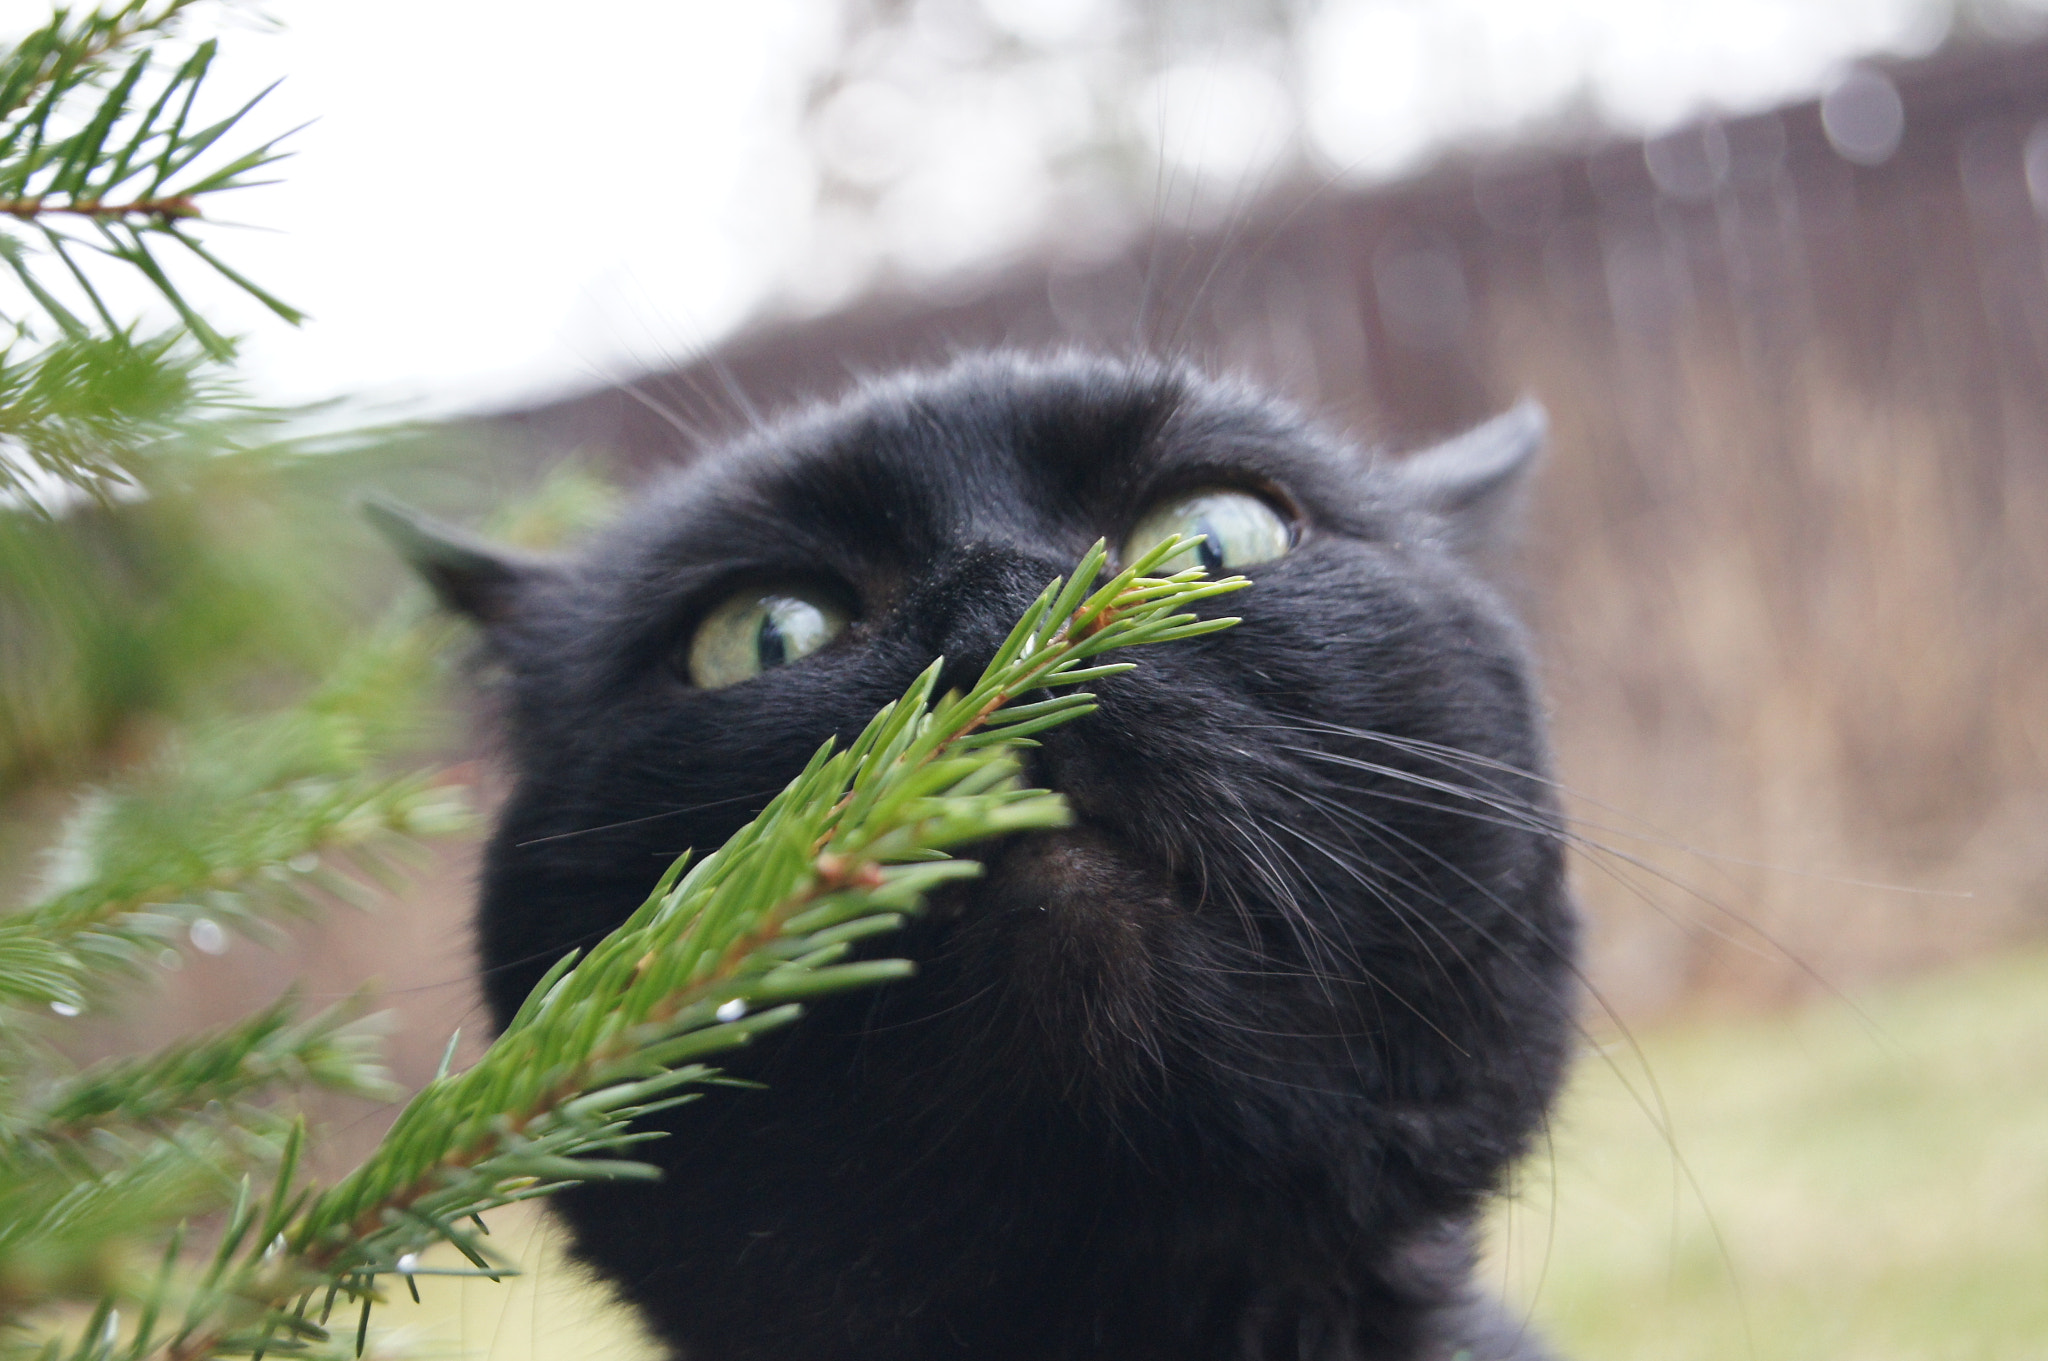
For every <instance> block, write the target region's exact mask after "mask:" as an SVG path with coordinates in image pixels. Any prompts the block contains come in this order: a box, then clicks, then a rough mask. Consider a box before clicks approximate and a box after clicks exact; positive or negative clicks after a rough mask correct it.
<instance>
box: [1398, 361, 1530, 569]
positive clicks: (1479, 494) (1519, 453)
mask: <svg viewBox="0 0 2048 1361" xmlns="http://www.w3.org/2000/svg"><path fill="white" fill-rule="evenodd" d="M1549 433H1550V417H1549V415H1548V414H1546V413H1545V412H1544V410H1543V405H1542V403H1540V402H1538V401H1536V400H1535V399H1534V398H1533V397H1524V398H1523V399H1522V400H1521V401H1519V402H1517V403H1515V404H1514V405H1513V406H1511V407H1509V408H1508V409H1507V410H1506V411H1504V412H1502V413H1501V414H1500V415H1498V416H1495V417H1494V418H1493V419H1492V420H1490V421H1487V422H1486V423H1485V424H1483V425H1478V426H1475V427H1473V428H1472V429H1470V430H1467V431H1466V432H1465V433H1464V434H1462V435H1455V436H1453V437H1452V438H1450V439H1447V440H1445V441H1444V442H1443V443H1441V444H1438V445H1434V446H1432V447H1430V448H1428V449H1424V450H1422V451H1421V452H1420V453H1415V454H1410V455H1409V456H1408V457H1406V458H1404V459H1401V460H1400V461H1398V462H1396V463H1394V464H1393V465H1392V467H1391V471H1392V473H1393V477H1394V480H1395V483H1396V484H1397V485H1398V486H1399V488H1400V491H1401V494H1402V497H1403V499H1404V500H1406V501H1407V502H1408V503H1409V504H1410V505H1413V506H1415V507H1417V508H1418V509H1421V510H1426V511H1429V512H1431V513H1432V514H1435V515H1439V516H1442V517H1443V519H1444V521H1445V522H1446V523H1447V524H1448V525H1449V526H1450V531H1451V538H1452V543H1453V546H1454V547H1456V548H1458V549H1459V550H1461V551H1463V552H1467V553H1484V552H1487V551H1489V550H1491V549H1494V548H1497V547H1499V546H1500V543H1501V540H1502V539H1503V538H1504V537H1509V535H1508V530H1509V527H1510V526H1509V521H1511V520H1512V518H1513V516H1514V512H1515V510H1516V508H1517V507H1518V505H1519V503H1520V500H1521V491H1522V487H1523V484H1524V483H1525V482H1526V481H1527V479H1528V473H1529V470H1530V469H1531V468H1533V467H1534V466H1535V464H1536V456H1537V455H1538V454H1540V453H1541V452H1542V451H1543V441H1544V438H1545V436H1547V435H1548V434H1549Z"/></svg>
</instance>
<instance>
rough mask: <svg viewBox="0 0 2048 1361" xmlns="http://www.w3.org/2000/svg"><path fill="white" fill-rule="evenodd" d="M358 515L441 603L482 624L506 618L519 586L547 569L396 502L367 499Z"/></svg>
mask: <svg viewBox="0 0 2048 1361" xmlns="http://www.w3.org/2000/svg"><path fill="white" fill-rule="evenodd" d="M363 514H364V516H365V517H366V518H368V520H369V521H370V523H371V524H372V525H374V526H375V527H376V529H377V532H378V533H380V534H382V535H383V536H384V537H385V538H386V539H387V540H389V541H390V543H391V546H392V547H394V548H396V549H397V550H398V553H399V556H400V557H402V558H404V559H405V560H406V562H407V563H408V564H410V565H411V567H412V569H413V570H414V571H415V572H418V573H419V574H420V577H421V579H422V580H424V581H425V582H426V583H427V585H428V586H429V587H430V588H432V590H433V592H434V595H435V598H436V599H438V600H439V601H440V602H441V604H442V605H444V606H445V607H447V608H448V609H451V610H454V611H455V612H456V613H458V614H466V615H468V616H469V617H470V618H471V619H474V620H475V621H476V622H478V623H479V624H483V625H485V626H486V627H489V626H490V625H493V624H500V623H503V622H504V621H505V620H506V619H508V618H510V617H511V614H512V611H513V609H514V607H515V606H516V604H517V602H518V599H519V596H520V594H521V592H522V591H523V590H524V588H525V587H526V586H527V585H528V584H529V583H530V582H532V581H534V580H535V579H536V578H538V577H540V576H543V575H545V574H546V573H547V571H548V566H547V564H546V563H544V562H542V561H541V560H540V559H537V558H533V557H530V556H528V555H526V554H523V553H520V552H517V551H515V550H513V549H509V548H503V547H500V546H499V545H497V544H492V543H487V542H485V541H484V540H482V539H479V538H477V537H475V536H474V535H471V534H466V533H464V532H463V531H462V530H459V529H456V528H455V527H454V526H452V525H445V524H442V523H441V522H440V521H438V520H436V519H434V518H433V517H431V516H428V515H422V514H421V513H420V512H418V511H416V510H413V509H411V508H410V507H408V506H401V505H399V504H398V503H397V502H396V501H387V500H385V499H383V498H382V497H375V496H373V497H369V498H367V499H365V500H364V502H363Z"/></svg>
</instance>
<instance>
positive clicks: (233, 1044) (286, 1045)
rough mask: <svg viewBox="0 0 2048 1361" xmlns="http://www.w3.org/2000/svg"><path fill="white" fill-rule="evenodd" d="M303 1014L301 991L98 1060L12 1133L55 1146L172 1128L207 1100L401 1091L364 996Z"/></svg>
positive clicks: (245, 1105) (229, 1106)
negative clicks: (226, 1021) (308, 1091)
mask: <svg viewBox="0 0 2048 1361" xmlns="http://www.w3.org/2000/svg"><path fill="white" fill-rule="evenodd" d="M298 1011H299V999H298V996H297V994H296V992H287V993H286V994H285V996H283V997H281V998H279V999H278V1000H277V1001H276V1002H274V1003H272V1004H271V1005H270V1006H268V1007H265V1008H264V1009H263V1010H261V1011H259V1012H257V1013H256V1014H255V1015H253V1016H249V1017H245V1018H244V1019H243V1020H241V1021H238V1022H236V1023H235V1024H233V1025H230V1026H226V1027H223V1028H221V1029H218V1030H214V1031H212V1032H209V1033H207V1034H204V1035H199V1036H195V1037H193V1038H191V1039H186V1040H180V1041H178V1042H177V1043H175V1044H172V1045H169V1046H167V1047H166V1048H164V1049H161V1050H158V1051H157V1052H156V1053H154V1054H148V1055H142V1056H139V1057H130V1058H117V1059H109V1060H106V1061H105V1062H102V1063H98V1064H95V1065H93V1066H92V1067H90V1068H87V1069H86V1070H85V1071H83V1072H81V1073H78V1074H76V1075H74V1076H72V1077H70V1078H68V1079H67V1080H65V1081H63V1082H61V1083H59V1084H57V1086H56V1087H55V1088H54V1089H53V1090H52V1091H51V1092H50V1093H49V1094H48V1095H46V1096H45V1097H44V1098H43V1100H42V1101H41V1102H40V1103H39V1107H38V1109H36V1110H35V1111H34V1112H32V1113H31V1114H30V1116H29V1118H28V1121H27V1124H26V1126H25V1127H24V1128H22V1129H21V1130H19V1131H16V1132H15V1133H14V1134H13V1135H12V1136H11V1137H12V1139H13V1140H15V1141H17V1142H40V1143H45V1144H49V1145H53V1146H54V1145H58V1144H62V1143H65V1142H69V1141H75V1140H77V1139H80V1138H83V1137H85V1136H86V1135H87V1134H88V1133H89V1132H90V1131H93V1130H96V1129H119V1128H123V1127H126V1128H135V1129H143V1130H163V1129H167V1128H169V1127H171V1126H172V1125H174V1124H175V1123H177V1122H179V1121H182V1120H187V1119H191V1118H193V1117H194V1116H196V1115H197V1114H199V1113H200V1112H201V1111H203V1110H204V1109H205V1108H206V1107H208V1106H217V1107H220V1108H222V1109H223V1110H232V1111H245V1110H248V1109H249V1108H250V1106H251V1103H253V1102H254V1101H255V1100H257V1099H258V1098H261V1097H265V1096H269V1095H271V1094H273V1093H274V1092H276V1091H277V1090H278V1089H280V1088H292V1089H296V1088H302V1087H319V1088H324V1089H326V1090H328V1091H333V1092H340V1093H342V1094H344V1095H348V1096H357V1097H363V1098H365V1099H369V1100H378V1101H389V1100H391V1099H393V1098H394V1097H395V1096H397V1095H398V1091H397V1089H396V1088H395V1087H394V1086H393V1085H392V1083H391V1077H390V1074H389V1073H387V1072H386V1071H385V1070H384V1067H383V1065H382V1063H381V1062H380V1058H379V1052H378V1042H377V1034H376V1030H377V1027H375V1026H373V1025H368V1024H366V1023H365V1022H364V1020H363V1017H362V1015H361V1011H362V1001H361V999H360V998H357V999H355V1000H353V1001H350V1002H346V1003H343V1004H342V1005H340V1006H335V1007H329V1008H328V1009H327V1010H325V1011H322V1012H320V1013H319V1014H317V1015H314V1016H310V1017H306V1018H304V1019H300V1018H299V1016H298Z"/></svg>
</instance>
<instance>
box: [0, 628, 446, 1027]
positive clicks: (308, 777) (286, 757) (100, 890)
mask: <svg viewBox="0 0 2048 1361" xmlns="http://www.w3.org/2000/svg"><path fill="white" fill-rule="evenodd" d="M440 632H441V631H440V630H438V629H429V628H427V627H425V626H422V625H414V626H412V627H408V628H394V629H389V630H387V631H386V632H385V634H384V636H381V637H375V638H372V639H370V640H369V641H368V642H367V643H365V644H363V645H362V646H360V647H359V648H358V649H357V650H356V651H355V652H354V653H353V654H352V655H350V656H349V657H348V658H346V659H345V660H344V661H343V663H342V665H341V666H340V667H339V668H337V671H336V673H335V675H334V676H333V677H332V678H331V679H330V680H329V681H328V682H327V684H325V685H323V686H322V687H321V688H320V689H318V690H316V691H315V692H314V693H313V694H312V695H311V696H310V697H309V698H308V699H306V700H305V701H304V702H302V703H301V704H299V705H297V706H295V707H293V708H291V709H288V710H286V711H284V712H282V713H278V714H273V715H270V716H267V717H263V718H258V719H242V720H234V721H223V722H219V723H214V724H210V725H204V726H201V727H199V728H197V729H196V730H194V731H191V732H189V733H184V734H180V735H179V736H178V737H177V738H175V739H173V740H171V741H168V742H167V743H166V744H165V747H164V749H163V750H162V751H161V752H160V753H159V754H158V755H157V756H156V757H155V758H154V759H153V760H151V761H150V762H148V763H147V764H146V765H145V766H144V767H143V768H142V769H140V770H139V771H137V772H135V773H133V774H132V775H130V776H129V777H127V778H126V779H124V780H123V781H122V782H121V783H120V784H119V785H118V786H116V787H112V788H107V789H101V790H95V791H93V792H91V793H89V794H87V795H86V796H85V798H84V801H83V804H82V806H81V808H80V810H79V812H78V813H77V814H76V815H75V816H74V817H73V818H72V820H71V822H70V825H69V827H68V828H67V830H66V832H65V835H64V838H63V840H62V841H60V842H59V843H58V845H57V847H56V849H55V852H54V854H53V855H52V857H51V867H50V872H49V874H48V876H47V880H46V883H45V884H44V886H43V891H42V893H41V895H40V897H39V899H38V900H37V901H36V902H35V903H33V904H32V905H30V906H29V907H27V908H25V909H23V910H20V911H17V912H15V913H12V914H10V915H8V916H5V917H0V1056H4V1050H5V1043H6V1041H5V1035H6V1033H7V1029H8V1008H10V1007H22V1006H29V1007H49V1006H53V1005H54V1006H57V1007H60V1008H68V1009H70V1010H71V1011H73V1012H74V1013H75V1012H76V1011H77V1010H80V1009H82V1008H84V1007H85V1006H87V1005H88V1004H89V1002H91V1001H92V994H93V992H94V991H98V992H101V993H104V991H105V990H106V989H107V988H109V987H111V986H113V985H114V984H115V983H117V982H118V981H119V980H120V978H121V977H122V976H123V975H124V974H129V973H132V972H134V971H135V970H137V969H139V968H142V967H145V966H146V965H147V964H149V963H150V962H152V961H153V956H154V954H155V953H156V952H158V951H161V950H162V949H165V948H168V947H169V946H170V945H171V944H172V943H173V942H175V941H176V940H178V939H179V938H180V937H181V936H189V935H191V934H192V933H193V932H195V931H199V932H200V933H201V934H202V935H205V934H206V933H210V932H218V931H223V930H225V929H227V928H229V927H233V928H235V929H238V930H242V931H245V932H246V931H253V930H256V929H258V928H260V926H261V925H262V923H264V922H265V921H267V920H269V919H270V918H272V917H275V916H276V915H278V914H279V913H280V912H291V911H297V910H303V908H304V905H305V903H306V902H307V900H308V895H309V894H312V893H316V892H318V893H325V894H327V895H329V896H333V895H341V896H344V897H346V896H349V895H351V894H352V893H353V889H352V888H351V881H350V880H349V879H347V878H345V877H343V876H341V875H340V874H339V873H338V872H337V870H336V867H335V862H336V861H337V860H338V859H346V860H347V862H348V863H350V864H352V865H353V866H354V867H355V868H356V869H357V870H359V871H360V872H362V873H365V874H369V875H372V876H376V875H379V874H380V873H381V872H382V870H383V868H384V865H383V861H382V858H381V857H382V854H383V851H384V848H385V846H386V844H387V842H388V840H389V838H390V837H391V836H392V835H393V834H396V835H399V836H409V837H420V836H433V835H438V834H442V833H445V832H448V831H452V830H456V829H457V828H459V827H460V826H462V825H463V822H464V820H465V813H464V810H463V805H462V804H461V801H460V800H459V798H457V797H455V796H453V795H451V794H450V793H449V792H447V791H445V790H441V789H437V788H435V787H434V785H433V784H432V782H431V779H430V778H429V777H427V776H423V775H417V774H407V775H403V776H391V775H388V774H383V773H381V772H379V771H378V770H377V769H376V768H375V764H374V763H375V761H376V760H377V758H379V757H381V756H383V755H384V754H385V753H387V752H389V751H390V750H391V749H392V748H393V747H394V746H395V745H397V743H396V741H395V739H396V738H398V737H399V736H401V735H403V734H404V733H405V732H406V731H407V730H409V729H410V728H412V727H414V726H416V725H417V723H418V722H419V715H418V710H419V708H420V706H421V704H422V703H423V698H422V697H423V695H424V694H425V693H427V691H428V682H429V676H430V673H431V669H432V667H433V665H434V659H435V658H436V657H437V655H438V654H439V651H440V648H439V645H438V641H437V636H438V634H439V633H440ZM202 923H205V924H207V925H204V926H202V925H201V924H202ZM6 966H11V967H6ZM0 1061H4V1059H0Z"/></svg>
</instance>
